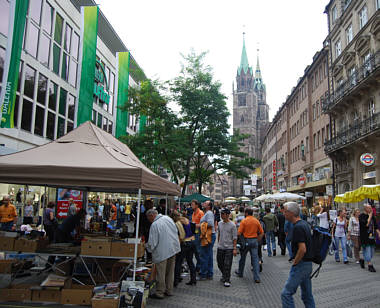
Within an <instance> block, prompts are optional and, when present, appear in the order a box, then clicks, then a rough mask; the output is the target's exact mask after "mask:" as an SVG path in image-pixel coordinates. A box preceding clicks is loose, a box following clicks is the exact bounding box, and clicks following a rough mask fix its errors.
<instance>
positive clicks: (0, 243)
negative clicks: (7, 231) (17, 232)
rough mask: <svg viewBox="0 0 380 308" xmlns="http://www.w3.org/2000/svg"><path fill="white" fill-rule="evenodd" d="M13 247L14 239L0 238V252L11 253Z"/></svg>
mask: <svg viewBox="0 0 380 308" xmlns="http://www.w3.org/2000/svg"><path fill="white" fill-rule="evenodd" d="M14 246H15V238H14V237H7V236H1V237H0V251H13V249H14Z"/></svg>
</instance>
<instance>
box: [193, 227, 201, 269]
mask: <svg viewBox="0 0 380 308" xmlns="http://www.w3.org/2000/svg"><path fill="white" fill-rule="evenodd" d="M199 232H200V231H199ZM199 232H198V233H195V241H194V245H195V252H194V255H195V259H196V260H197V264H196V265H195V270H196V271H199V270H200V269H201V257H200V255H201V240H200V238H199V235H200V233H199Z"/></svg>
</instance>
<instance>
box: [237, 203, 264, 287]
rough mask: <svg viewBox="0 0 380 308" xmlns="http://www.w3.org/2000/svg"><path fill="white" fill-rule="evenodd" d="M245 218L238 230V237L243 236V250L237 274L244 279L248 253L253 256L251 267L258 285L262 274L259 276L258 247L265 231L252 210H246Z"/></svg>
mask: <svg viewBox="0 0 380 308" xmlns="http://www.w3.org/2000/svg"><path fill="white" fill-rule="evenodd" d="M244 214H245V218H244V219H243V220H242V222H241V223H240V226H239V230H238V236H242V237H243V238H244V240H243V245H242V246H243V247H242V249H241V255H240V261H239V270H238V271H236V272H235V274H236V275H237V276H239V277H243V273H244V267H245V258H246V257H247V253H248V252H249V253H250V254H251V265H252V268H253V279H254V280H255V282H256V283H260V274H259V256H258V253H257V251H258V246H259V241H261V239H262V237H263V235H264V230H263V227H262V226H261V224H260V222H259V221H258V220H257V219H256V218H255V217H253V210H252V209H250V208H246V209H245V212H244Z"/></svg>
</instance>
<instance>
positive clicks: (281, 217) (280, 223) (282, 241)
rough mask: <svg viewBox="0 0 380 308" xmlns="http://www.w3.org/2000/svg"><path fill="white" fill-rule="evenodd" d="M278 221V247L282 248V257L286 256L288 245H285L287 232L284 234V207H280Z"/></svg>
mask: <svg viewBox="0 0 380 308" xmlns="http://www.w3.org/2000/svg"><path fill="white" fill-rule="evenodd" d="M277 220H278V234H277V238H278V245H279V246H280V248H281V255H282V256H285V253H286V245H285V237H286V235H285V232H284V226H285V216H284V206H283V205H281V206H280V212H278V213H277Z"/></svg>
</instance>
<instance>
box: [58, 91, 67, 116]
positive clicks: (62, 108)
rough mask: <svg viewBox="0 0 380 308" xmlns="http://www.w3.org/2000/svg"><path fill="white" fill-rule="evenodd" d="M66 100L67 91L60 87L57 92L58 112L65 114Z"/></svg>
mask: <svg viewBox="0 0 380 308" xmlns="http://www.w3.org/2000/svg"><path fill="white" fill-rule="evenodd" d="M66 100H67V91H66V90H64V89H62V88H61V91H60V93H59V106H58V112H59V114H61V115H63V116H66Z"/></svg>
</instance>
